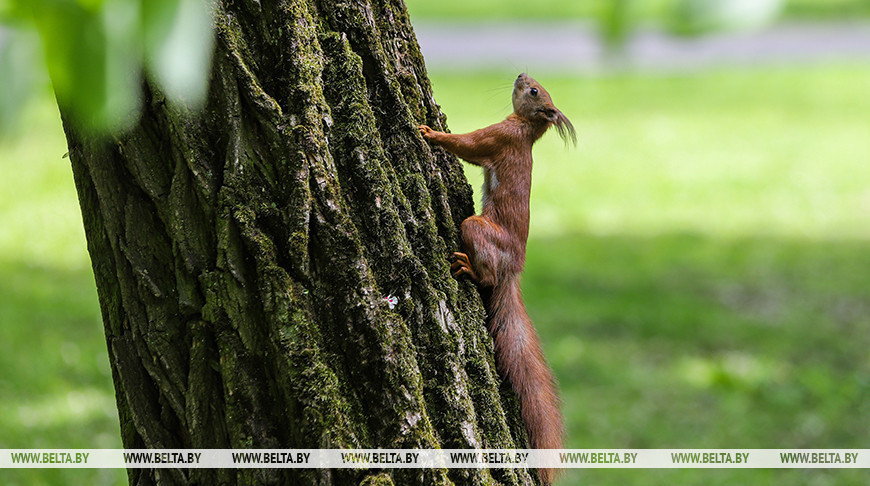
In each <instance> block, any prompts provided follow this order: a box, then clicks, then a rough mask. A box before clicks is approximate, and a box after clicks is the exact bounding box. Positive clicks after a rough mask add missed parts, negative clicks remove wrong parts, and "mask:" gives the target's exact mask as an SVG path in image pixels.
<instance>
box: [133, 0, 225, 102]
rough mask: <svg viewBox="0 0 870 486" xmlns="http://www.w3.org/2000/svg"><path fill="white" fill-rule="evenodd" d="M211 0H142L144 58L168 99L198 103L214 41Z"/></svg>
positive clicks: (204, 85)
mask: <svg viewBox="0 0 870 486" xmlns="http://www.w3.org/2000/svg"><path fill="white" fill-rule="evenodd" d="M211 12H212V2H211V1H210V0H142V26H143V38H144V41H145V42H144V44H145V62H146V66H147V68H148V72H149V74H150V75H151V76H153V78H154V79H155V80H156V81H157V83H158V84H160V86H161V87H162V89H163V90H164V92H165V93H166V95H167V96H168V97H169V99H170V100H172V101H175V102H181V103H184V104H187V105H190V106H197V105H201V104H202V103H203V102H204V101H205V96H206V93H207V90H208V79H209V73H210V67H211V55H212V50H213V45H214V33H213V30H212V15H211Z"/></svg>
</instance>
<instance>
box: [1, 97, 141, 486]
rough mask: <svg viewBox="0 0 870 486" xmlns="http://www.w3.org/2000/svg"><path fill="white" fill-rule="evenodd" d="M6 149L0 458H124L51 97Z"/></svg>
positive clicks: (117, 479) (64, 479) (52, 480)
mask: <svg viewBox="0 0 870 486" xmlns="http://www.w3.org/2000/svg"><path fill="white" fill-rule="evenodd" d="M20 126H21V127H22V129H21V130H20V131H19V132H18V133H15V134H10V135H9V136H7V137H5V138H3V139H0V173H2V174H3V177H2V178H0V221H2V225H0V370H3V371H2V373H0V449H2V448H120V447H121V440H120V429H119V428H118V414H117V410H116V408H115V400H114V394H113V391H112V379H111V374H110V370H109V361H108V357H107V354H106V344H105V339H104V337H103V330H102V324H101V320H100V311H99V306H98V304H97V294H96V289H95V288H94V280H93V276H92V274H91V269H90V264H89V261H88V256H87V250H86V248H85V239H84V231H83V229H82V222H81V214H80V213H79V208H78V201H77V199H76V193H75V186H74V185H73V181H72V173H71V171H70V168H69V161H68V160H66V159H63V158H62V156H63V155H64V153H65V152H66V143H65V141H64V138H63V132H62V130H61V127H60V120H59V118H58V114H57V108H56V107H54V106H53V105H52V102H51V100H50V99H49V98H48V97H46V98H45V99H44V100H42V101H41V102H40V103H39V104H37V105H35V106H33V107H31V109H30V110H28V111H27V113H26V114H25V116H24V117H23V118H22V119H21V120H20ZM125 478H126V475H125V473H124V471H123V470H105V471H100V470H91V469H82V470H72V469H56V470H52V469H32V470H25V469H12V470H5V471H0V480H2V483H3V484H4V485H22V486H23V485H31V484H121V483H123V482H124V481H125Z"/></svg>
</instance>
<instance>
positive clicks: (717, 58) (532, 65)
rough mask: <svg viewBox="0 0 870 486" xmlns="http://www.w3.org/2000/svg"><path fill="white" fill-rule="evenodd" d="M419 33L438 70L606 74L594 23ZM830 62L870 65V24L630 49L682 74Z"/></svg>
mask: <svg viewBox="0 0 870 486" xmlns="http://www.w3.org/2000/svg"><path fill="white" fill-rule="evenodd" d="M414 29H415V31H416V33H417V39H418V40H419V42H420V47H421V49H422V50H423V55H424V56H425V58H426V64H427V65H428V66H429V67H430V68H432V69H458V70H466V69H511V70H513V71H524V70H528V71H537V70H541V69H547V70H552V69H554V68H557V69H559V70H565V71H568V72H595V71H599V70H601V69H603V68H604V67H605V65H604V63H603V62H602V60H603V59H604V56H603V55H602V51H603V49H602V45H601V43H600V41H599V39H598V36H597V35H596V32H595V29H594V26H592V25H590V24H588V23H586V24H584V23H578V22H558V23H542V22H510V23H492V24H470V23H456V24H446V23H427V22H420V23H415V25H414ZM830 60H836V61H858V62H870V23H868V22H855V23H835V24H833V23H821V24H819V23H806V24H800V23H794V24H784V25H778V26H775V27H772V28H769V29H767V30H763V31H758V32H743V33H729V34H718V35H713V36H706V37H700V38H689V39H683V38H675V37H672V36H668V35H667V34H664V33H662V32H658V31H653V30H642V31H640V32H638V33H637V34H635V35H634V36H633V37H632V39H631V41H630V42H629V44H628V49H627V57H626V65H627V66H628V67H630V68H634V69H642V70H653V71H679V70H691V69H698V68H705V67H711V66H735V65H736V66H747V65H764V64H794V63H813V62H820V61H830Z"/></svg>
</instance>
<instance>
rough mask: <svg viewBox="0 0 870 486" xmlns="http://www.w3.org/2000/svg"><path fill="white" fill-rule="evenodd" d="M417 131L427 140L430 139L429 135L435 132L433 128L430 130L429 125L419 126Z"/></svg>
mask: <svg viewBox="0 0 870 486" xmlns="http://www.w3.org/2000/svg"><path fill="white" fill-rule="evenodd" d="M417 130H419V131H420V135H422V136H423V138H425V139H428V138H429V134H430V133H432V132H434V131H435V130H432V129H431V128H429V127H428V126H427V125H420V126H418V127H417Z"/></svg>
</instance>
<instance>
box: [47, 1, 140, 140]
mask: <svg viewBox="0 0 870 486" xmlns="http://www.w3.org/2000/svg"><path fill="white" fill-rule="evenodd" d="M36 3H37V4H42V7H43V8H40V7H39V6H35V8H34V9H33V16H34V20H35V22H36V26H37V29H38V30H39V33H40V36H41V38H42V40H43V46H44V49H45V54H46V61H47V65H48V72H49V74H50V75H51V81H52V84H53V86H54V90H55V95H56V96H57V100H58V103H59V104H60V105H62V106H64V107H66V108H68V109H69V110H70V111H71V112H72V114H73V116H74V118H75V121H76V122H77V123H78V124H79V125H81V126H82V127H83V128H86V129H91V130H94V131H100V132H107V131H118V130H122V129H123V128H124V127H126V126H128V125H129V124H131V123H132V122H134V121H135V120H136V117H137V116H138V109H139V105H140V96H139V95H140V89H139V86H140V82H141V74H140V72H141V68H140V59H141V50H140V49H139V48H138V46H139V40H138V39H139V30H138V25H139V11H138V4H137V3H136V2H134V1H130V0H113V1H107V2H104V3H103V4H102V6H101V7H100V8H99V9H98V10H90V9H86V8H83V7H82V6H81V5H80V4H78V3H75V2H70V1H55V2H50V3H48V2H36Z"/></svg>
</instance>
